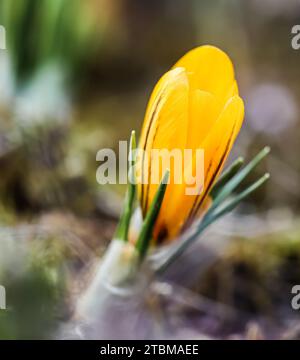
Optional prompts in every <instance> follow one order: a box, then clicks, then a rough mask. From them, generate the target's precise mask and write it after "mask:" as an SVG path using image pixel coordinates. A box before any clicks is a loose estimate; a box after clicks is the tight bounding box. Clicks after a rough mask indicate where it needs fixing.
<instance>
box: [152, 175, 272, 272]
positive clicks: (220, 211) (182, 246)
mask: <svg viewBox="0 0 300 360" xmlns="http://www.w3.org/2000/svg"><path fill="white" fill-rule="evenodd" d="M269 177H270V175H269V174H265V175H264V176H262V177H261V178H260V179H259V180H257V181H256V182H255V183H253V184H252V185H250V186H249V187H248V188H247V189H246V190H244V191H242V192H241V193H240V194H238V195H236V196H235V197H233V199H232V200H230V201H229V202H228V203H227V204H225V205H224V206H223V207H220V208H217V209H216V211H215V212H213V213H210V215H208V214H207V215H208V216H205V217H204V219H203V220H202V221H201V223H200V224H199V225H198V227H197V228H196V229H195V231H194V232H193V234H191V236H189V237H188V238H186V239H185V240H184V241H182V242H181V243H179V245H178V246H177V247H176V248H175V249H173V250H172V253H171V255H170V256H169V257H168V258H167V260H165V262H164V263H163V264H162V265H160V266H159V267H158V269H157V270H156V272H157V273H162V272H164V271H165V270H166V269H167V268H168V267H169V266H170V265H171V264H172V263H173V262H174V261H176V259H177V258H178V257H179V256H180V255H181V254H182V253H183V252H184V251H185V250H186V249H187V248H188V247H189V246H190V245H191V244H192V243H193V242H194V241H195V240H197V239H198V237H199V235H200V234H201V233H202V232H203V231H204V230H205V229H206V228H207V227H208V226H209V225H210V224H212V223H213V222H215V221H216V220H218V219H219V218H220V217H222V216H223V215H226V214H227V213H228V212H230V211H232V210H233V209H234V208H235V207H236V206H237V205H238V204H239V203H240V202H241V201H242V200H244V199H245V198H246V197H247V196H249V195H250V194H251V193H253V192H254V191H255V190H257V189H258V188H259V187H260V186H261V185H263V184H264V183H265V182H266V181H267V180H268V179H269Z"/></svg>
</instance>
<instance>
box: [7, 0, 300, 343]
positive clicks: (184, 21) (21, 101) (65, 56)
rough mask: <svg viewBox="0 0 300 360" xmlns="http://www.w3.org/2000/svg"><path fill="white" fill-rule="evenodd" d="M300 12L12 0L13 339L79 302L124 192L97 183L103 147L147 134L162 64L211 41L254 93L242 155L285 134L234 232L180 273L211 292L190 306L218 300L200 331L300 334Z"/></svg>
mask: <svg viewBox="0 0 300 360" xmlns="http://www.w3.org/2000/svg"><path fill="white" fill-rule="evenodd" d="M299 23H300V2H299V1H298V0H286V1H281V0H248V1H242V0H226V1H225V0H215V1H209V0H201V1H196V0H186V1H180V0H172V1H171V0H152V1H147V0H86V1H79V0H55V1H53V0H18V1H14V2H13V1H11V0H0V25H3V26H4V27H5V29H6V50H0V174H1V176H0V284H2V285H4V286H5V287H6V291H7V307H8V309H7V311H1V310H0V338H11V339H13V338H47V337H50V336H52V335H51V334H53V333H55V329H56V328H57V326H58V323H60V322H63V321H67V320H68V319H69V318H70V317H71V315H72V311H73V308H74V299H75V298H76V295H77V294H78V293H80V291H81V288H82V283H84V282H85V279H86V276H88V275H87V273H89V270H87V269H88V268H89V264H91V263H92V261H93V259H95V258H97V257H99V256H101V254H102V252H103V249H105V246H106V245H107V242H108V241H109V240H110V239H111V237H112V235H113V232H114V229H115V225H116V221H117V219H118V216H119V212H120V208H121V205H122V197H123V194H124V191H125V189H124V188H123V187H122V186H118V185H115V186H111V185H108V186H100V185H99V184H97V182H96V170H97V167H98V165H99V164H98V163H97V162H96V153H97V151H98V150H99V149H101V148H104V147H109V148H113V149H116V150H117V149H118V141H119V140H127V139H128V138H129V134H130V131H131V130H132V129H135V130H136V131H137V132H138V133H139V131H140V127H141V124H142V121H143V116H144V111H145V107H146V104H147V101H148V97H149V95H150V91H151V89H152V88H153V86H154V85H155V83H156V82H157V80H158V79H159V77H160V76H161V75H162V74H163V73H164V72H165V71H167V70H168V69H169V68H170V67H171V66H172V65H173V64H174V63H175V62H176V60H177V59H178V58H179V57H181V56H182V55H183V54H184V53H185V52H186V51H188V50H190V49H191V48H193V47H196V46H199V45H202V44H213V45H216V46H218V47H220V48H221V49H223V50H224V51H226V52H227V53H228V54H229V55H230V57H231V58H232V60H233V63H234V64H235V69H236V75H237V79H238V83H239V85H240V92H241V94H242V97H243V98H244V100H245V104H246V119H245V122H244V125H243V128H242V131H241V133H240V135H239V138H238V141H237V143H236V145H235V147H234V151H233V154H232V157H231V159H233V158H235V157H236V156H238V155H242V156H244V157H245V158H246V159H248V160H249V159H250V158H252V156H253V155H254V154H256V153H257V152H258V151H259V150H260V149H261V148H262V147H264V146H265V145H270V146H271V148H272V152H271V155H270V156H269V157H268V159H267V160H266V161H265V162H264V163H263V164H262V165H261V166H260V167H259V168H258V169H257V172H256V173H255V174H253V175H252V177H251V178H249V182H250V181H252V180H253V179H254V177H255V176H257V175H259V174H262V173H263V171H268V172H270V173H271V181H269V182H268V183H267V185H265V186H264V187H263V188H261V189H260V190H259V191H257V192H256V194H255V195H253V196H251V198H249V199H248V201H247V202H244V203H243V205H242V206H240V207H239V209H238V211H237V212H236V213H235V214H233V215H231V216H230V217H228V218H226V219H225V220H224V221H222V222H221V223H218V224H216V225H214V229H212V234H211V236H215V238H218V239H220V238H222V239H224V241H223V242H222V244H221V245H214V244H215V242H214V241H212V242H211V246H210V250H209V255H207V257H205V256H204V257H205V258H204V259H203V261H202V260H201V259H199V258H197V261H193V262H192V261H189V264H190V266H192V269H193V270H192V271H193V276H192V277H189V276H186V277H184V276H182V274H181V275H180V276H177V277H176V274H171V275H170V276H173V277H172V281H174V282H175V283H178V284H179V285H181V286H183V285H184V287H185V288H186V289H189V291H191V293H192V294H193V296H194V297H197V301H198V302H199V304H200V303H201V300H200V299H204V300H203V301H204V302H203V303H205V304H206V305H205V309H206V310H205V311H204V310H203V309H202V308H201V306H202V305H201V306H200V308H201V309H200V310H199V309H198V310H197V309H193V311H191V309H189V311H190V312H191V313H192V316H194V313H195V311H196V312H197V311H198V313H201V314H202V313H204V312H205V313H206V314H205V316H204V319H203V321H202V322H201V323H200V324H197V325H194V327H193V326H192V325H191V324H189V326H192V327H193V336H196V335H195V334H197V331H199V332H200V333H203V334H205V335H206V336H210V337H217V338H219V337H221V338H245V337H246V338H247V337H248V338H274V337H275V338H298V337H299V333H300V319H299V314H298V312H297V311H295V310H293V309H292V308H291V305H290V302H291V297H292V295H291V288H292V286H294V285H296V284H300V224H299V216H300V201H299V199H300V157H299V141H300V108H299V100H300V83H299V76H300V65H299V64H300V61H299V60H300V50H298V51H297V50H294V49H293V48H292V46H291V40H292V36H293V35H292V34H291V28H292V26H293V25H295V24H299ZM204 238H205V236H204ZM202 241H203V243H205V241H206V242H207V241H208V239H203V240H202ZM203 254H205V252H204V253H203ZM212 254H213V255H214V256H212ZM190 271H191V270H190V269H189V270H187V271H186V273H187V274H190ZM179 278H180V279H179ZM187 278H188V281H187ZM186 296H187V297H188V295H186ZM201 304H202V303H201ZM224 306H226V307H229V308H230V309H231V310H233V311H234V312H235V314H243V316H235V317H234V319H232V318H231V317H230V319H228V316H227V315H228V313H229V312H226V311H225V313H226V314H227V315H226V316H225V315H224V311H223V310H224V308H223V307H224ZM207 308H209V311H207ZM218 309H219V310H220V309H221V310H222V311H221V310H220V317H219V318H218V319H217V320H216V319H215V318H213V319H212V318H211V316H210V315H209V314H210V313H214V314H215V313H216V312H218V311H219V310H218ZM186 312H188V311H185V312H184V314H185V316H186ZM222 314H223V315H222ZM196 330H197V331H196Z"/></svg>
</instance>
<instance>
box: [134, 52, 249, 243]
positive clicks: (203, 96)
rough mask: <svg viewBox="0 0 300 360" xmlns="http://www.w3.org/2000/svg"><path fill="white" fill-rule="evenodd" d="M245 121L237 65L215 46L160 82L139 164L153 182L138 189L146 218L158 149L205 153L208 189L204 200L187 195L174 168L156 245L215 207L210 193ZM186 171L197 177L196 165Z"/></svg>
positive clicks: (149, 110)
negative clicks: (234, 65) (175, 178)
mask: <svg viewBox="0 0 300 360" xmlns="http://www.w3.org/2000/svg"><path fill="white" fill-rule="evenodd" d="M243 118H244V104H243V101H242V99H241V98H240V97H239V93H238V86H237V82H236V80H235V76H234V69H233V65H232V63H231V60H230V59H229V57H228V56H227V55H226V54H225V53H224V52H223V51H222V50H220V49H218V48H216V47H214V46H210V45H205V46H200V47H198V48H195V49H193V50H191V51H189V52H188V53H187V54H186V55H184V56H183V57H182V58H181V59H180V60H179V61H178V62H177V63H176V64H175V65H174V66H173V68H172V69H171V70H170V71H168V72H167V73H166V74H165V75H163V76H162V78H161V79H160V80H159V81H158V83H157V85H156V86H155V88H154V90H153V92H152V95H151V97H150V100H149V103H148V107H147V110H146V115H145V119H144V125H143V129H142V133H141V138H140V144H139V148H140V149H143V150H144V151H145V154H146V155H145V156H144V158H143V159H142V160H141V161H140V162H139V165H138V171H140V172H141V174H142V176H144V177H145V176H146V177H148V179H147V180H148V184H139V185H138V193H139V200H140V205H141V208H142V211H143V214H144V215H145V213H146V212H147V209H148V208H149V205H150V204H151V201H152V200H153V197H154V195H155V192H156V190H157V187H158V184H152V183H151V181H150V177H151V171H153V169H154V165H155V164H154V161H155V159H153V158H152V157H151V156H150V150H152V149H168V150H172V149H181V150H184V149H192V150H196V149H203V150H204V186H203V188H202V191H201V193H200V194H196V195H187V194H186V193H185V188H186V184H185V183H182V184H177V183H175V182H174V181H173V180H172V171H173V170H174V164H171V166H170V174H171V180H170V183H169V185H168V187H167V190H166V193H165V197H164V200H163V203H162V207H161V210H160V214H159V216H158V219H157V222H156V225H155V230H154V238H155V240H156V241H167V240H170V239H172V238H174V237H175V236H176V235H178V234H179V233H180V232H182V231H183V230H184V229H185V228H186V227H187V226H188V225H189V224H191V223H192V221H194V220H195V219H197V218H199V216H201V215H202V214H203V213H204V211H205V210H206V209H207V208H208V207H209V205H210V199H209V196H208V195H209V192H210V190H211V188H212V186H213V184H214V183H215V181H216V179H217V178H218V175H219V174H220V172H221V171H222V168H223V166H224V163H225V161H226V159H227V156H228V154H229V152H230V150H231V148H232V145H233V143H234V141H235V139H236V137H237V135H238V133H239V130H240V128H241V124H242V122H243ZM145 157H147V159H145ZM145 160H147V161H145ZM184 166H189V167H190V169H189V171H191V172H192V173H193V170H195V169H194V167H195V163H194V162H192V163H189V164H184ZM160 170H161V173H162V174H163V173H164V171H165V170H166V169H164V165H163V164H161V169H160Z"/></svg>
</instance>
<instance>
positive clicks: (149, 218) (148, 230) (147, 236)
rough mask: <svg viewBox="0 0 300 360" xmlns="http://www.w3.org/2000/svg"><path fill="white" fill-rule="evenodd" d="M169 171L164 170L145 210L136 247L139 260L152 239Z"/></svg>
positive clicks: (143, 255)
mask: <svg viewBox="0 0 300 360" xmlns="http://www.w3.org/2000/svg"><path fill="white" fill-rule="evenodd" d="M169 174H170V171H169V170H166V172H165V174H164V176H163V178H162V180H161V183H160V185H159V187H158V189H157V191H156V194H155V196H154V199H153V201H152V203H151V205H150V208H149V210H148V211H147V214H146V217H145V220H144V222H143V225H142V229H141V232H140V234H139V237H138V240H137V243H136V248H137V250H138V252H139V254H140V260H141V261H142V260H143V259H144V257H145V255H146V253H147V250H148V248H149V245H150V241H151V239H152V233H153V229H154V225H155V222H156V219H157V216H158V214H159V210H160V208H161V204H162V202H163V199H164V195H165V192H166V189H167V185H168V180H169Z"/></svg>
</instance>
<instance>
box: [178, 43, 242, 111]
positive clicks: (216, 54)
mask: <svg viewBox="0 0 300 360" xmlns="http://www.w3.org/2000/svg"><path fill="white" fill-rule="evenodd" d="M176 67H183V68H185V69H186V71H187V73H188V76H189V81H190V84H191V88H192V89H201V90H204V91H207V92H209V93H212V94H213V95H214V96H215V97H216V99H217V101H218V102H219V109H221V108H222V107H223V106H224V105H225V103H226V102H227V100H228V98H229V96H233V95H237V94H238V88H237V85H236V83H235V79H234V69H233V65H232V62H231V60H230V58H229V57H228V56H227V55H226V54H225V53H224V52H223V51H222V50H220V49H218V48H216V47H214V46H210V45H204V46H200V47H197V48H195V49H193V50H191V51H189V52H188V53H187V54H185V55H184V56H183V57H182V58H181V59H180V60H179V61H178V62H177V63H176V64H175V65H174V68H176ZM233 85H234V94H231V95H230V94H229V91H230V89H232V88H233Z"/></svg>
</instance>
